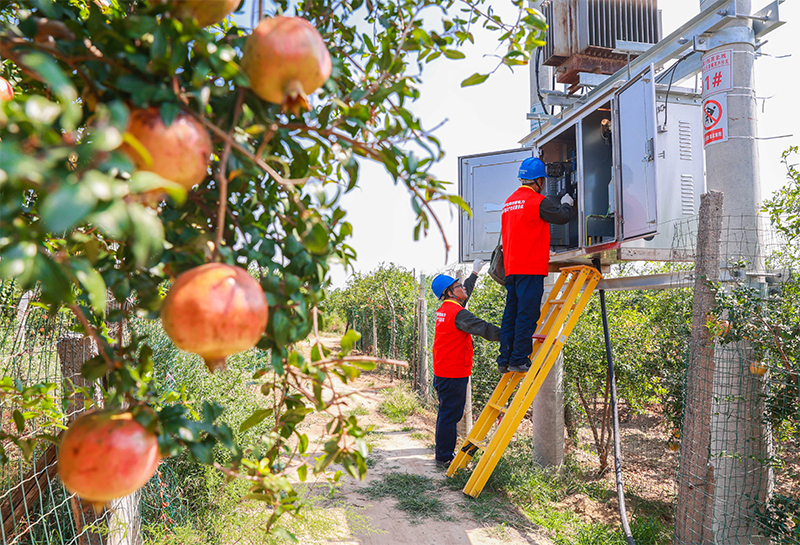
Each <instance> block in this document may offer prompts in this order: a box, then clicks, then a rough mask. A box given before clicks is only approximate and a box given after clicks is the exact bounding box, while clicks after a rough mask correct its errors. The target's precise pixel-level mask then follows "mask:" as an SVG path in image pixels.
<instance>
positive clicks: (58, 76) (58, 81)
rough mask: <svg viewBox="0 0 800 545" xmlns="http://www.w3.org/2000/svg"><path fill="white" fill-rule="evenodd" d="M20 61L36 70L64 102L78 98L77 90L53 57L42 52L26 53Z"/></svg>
mask: <svg viewBox="0 0 800 545" xmlns="http://www.w3.org/2000/svg"><path fill="white" fill-rule="evenodd" d="M22 63H23V64H24V65H25V66H26V67H28V68H30V69H31V70H33V71H34V72H36V73H37V74H38V75H39V76H41V78H42V79H43V80H44V81H45V83H47V85H48V86H49V87H50V89H51V90H52V91H53V93H55V94H56V95H57V96H58V97H59V98H60V99H61V100H62V101H63V102H64V103H69V102H74V101H75V100H77V99H78V91H77V90H75V87H73V86H72V83H70V81H69V78H67V76H66V75H65V74H64V72H63V71H62V70H61V68H60V67H59V66H58V63H57V62H56V61H55V59H54V58H53V57H50V56H48V55H45V54H43V53H38V52H34V53H26V54H25V55H23V57H22Z"/></svg>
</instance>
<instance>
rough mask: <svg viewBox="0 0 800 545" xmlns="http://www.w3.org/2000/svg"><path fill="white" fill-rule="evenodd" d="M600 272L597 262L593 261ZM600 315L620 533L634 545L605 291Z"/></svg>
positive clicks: (629, 543) (601, 297)
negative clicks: (627, 502) (623, 474)
mask: <svg viewBox="0 0 800 545" xmlns="http://www.w3.org/2000/svg"><path fill="white" fill-rule="evenodd" d="M594 265H595V267H596V268H597V270H600V262H599V260H594ZM600 314H601V316H602V318H603V335H604V336H605V341H606V360H607V361H608V382H609V385H610V386H611V387H610V388H609V389H610V390H611V415H612V422H613V426H614V473H615V474H616V478H617V499H618V500H619V516H620V519H622V532H623V533H624V534H625V540H626V541H627V542H628V545H636V542H635V541H634V540H633V535H632V534H631V529H630V526H628V514H627V512H626V509H625V488H624V487H623V485H622V453H621V450H622V449H621V447H620V443H619V410H618V407H617V381H616V379H615V378H614V356H613V354H612V353H611V335H610V334H609V331H608V313H607V312H606V290H600Z"/></svg>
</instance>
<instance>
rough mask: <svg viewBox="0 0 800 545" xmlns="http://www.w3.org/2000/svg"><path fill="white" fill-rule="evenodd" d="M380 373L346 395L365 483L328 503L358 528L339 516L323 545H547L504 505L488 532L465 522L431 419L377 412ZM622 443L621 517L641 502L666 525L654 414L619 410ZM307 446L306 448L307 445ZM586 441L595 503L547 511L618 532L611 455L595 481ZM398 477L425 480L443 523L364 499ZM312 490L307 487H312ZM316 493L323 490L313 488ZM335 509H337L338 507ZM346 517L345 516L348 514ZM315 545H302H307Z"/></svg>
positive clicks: (580, 452) (671, 470) (659, 428)
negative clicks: (335, 531) (334, 535)
mask: <svg viewBox="0 0 800 545" xmlns="http://www.w3.org/2000/svg"><path fill="white" fill-rule="evenodd" d="M322 340H323V343H324V344H326V346H328V347H329V348H331V349H333V350H336V349H338V345H337V342H338V339H336V338H333V337H325V338H323V339H322ZM397 384H398V383H397V382H396V381H395V382H391V381H390V380H389V377H388V376H387V375H386V374H377V373H365V374H364V375H362V377H361V378H359V379H358V380H357V381H356V382H355V383H353V384H351V385H348V388H349V389H350V390H351V391H358V392H357V393H355V394H354V395H353V396H352V397H351V402H350V403H351V409H356V407H360V408H359V409H356V410H358V412H359V413H360V414H359V416H358V419H359V422H360V423H362V425H363V426H372V427H373V428H372V429H373V432H372V433H371V434H370V437H369V442H370V444H371V445H372V447H373V452H372V454H371V456H370V458H371V463H372V464H373V465H372V466H371V467H370V469H369V472H368V475H367V478H366V479H365V480H364V481H357V480H355V479H351V478H345V479H344V480H343V484H342V485H341V486H340V487H339V488H338V490H337V492H336V493H335V495H334V496H333V499H332V500H331V502H330V505H331V509H332V510H334V511H335V510H336V509H341V506H342V505H346V506H348V508H350V509H354V510H355V512H356V514H357V517H356V518H357V519H358V520H359V521H360V522H359V523H358V524H356V525H353V524H351V522H352V520H353V518H352V516H351V517H349V518H348V516H346V514H342V513H339V514H338V515H337V516H338V517H339V520H340V525H341V528H340V531H339V535H340V536H347V537H346V538H344V539H340V540H339V541H322V543H337V544H340V545H354V544H361V545H389V544H391V545H405V544H408V545H437V544H442V545H445V544H447V545H449V544H461V543H463V544H472V545H494V544H501V543H506V544H512V545H516V544H519V545H522V544H529V545H537V544H540V545H550V544H551V543H552V542H551V541H550V540H549V539H548V538H547V536H546V535H545V533H544V531H541V530H540V529H537V527H535V525H532V524H531V523H530V522H529V521H528V520H527V519H526V518H525V517H524V515H523V514H521V513H520V512H519V511H517V510H516V509H515V508H514V506H513V505H511V504H510V503H508V504H506V505H503V506H501V507H500V508H501V509H502V510H504V511H505V512H507V523H506V524H502V525H487V524H486V523H482V522H480V521H478V520H475V519H474V518H471V516H470V513H469V511H468V509H467V508H466V506H467V504H468V502H469V501H472V499H471V498H469V497H468V496H466V495H464V494H463V493H462V492H461V491H460V490H452V489H451V488H449V487H447V486H446V484H445V479H446V478H447V477H446V476H445V471H444V470H443V469H440V468H437V467H436V466H435V464H434V461H433V441H434V439H433V430H434V424H435V413H432V412H428V413H425V414H421V415H414V416H412V417H410V418H409V419H408V420H407V421H406V422H404V423H402V424H394V423H392V422H390V421H389V420H387V419H386V418H385V417H383V416H382V415H381V414H380V413H379V412H378V405H379V404H380V402H381V400H382V396H381V391H382V390H383V389H385V388H389V387H393V386H396V385H397ZM322 425H323V420H322V419H320V420H318V421H316V422H314V421H313V420H312V421H310V422H308V424H307V426H308V427H307V428H306V429H305V431H306V433H308V434H309V437H310V438H311V437H314V436H315V435H317V436H319V435H320V434H321V431H322ZM518 433H519V434H525V433H530V429H529V424H528V423H527V421H526V422H524V423H523V425H522V426H520V429H519V431H518ZM621 433H622V436H623V477H624V482H625V489H626V500H627V508H628V514H629V516H630V514H631V513H633V512H635V511H636V509H637V506H638V505H639V504H642V503H645V502H646V503H647V504H648V506H649V510H650V511H652V510H653V507H654V506H655V508H656V511H657V514H658V515H660V516H661V518H662V519H664V520H665V521H669V519H670V517H671V513H672V508H673V503H674V496H675V493H676V492H675V486H674V479H673V477H674V475H675V471H676V467H677V455H676V453H674V452H671V451H670V450H668V449H667V448H666V442H667V439H668V436H669V434H668V432H667V430H666V427H665V425H664V423H663V419H662V418H661V416H660V415H659V414H658V412H657V411H656V410H653V411H647V412H645V413H644V414H639V415H635V414H632V413H630V412H626V411H623V415H622V422H621ZM313 444H314V443H313V440H312V445H313ZM592 444H593V443H592V436H591V432H590V430H589V428H588V427H583V428H581V429H580V430H579V441H578V446H577V447H574V448H573V455H574V457H575V459H576V460H577V461H578V463H579V464H580V466H581V467H582V468H583V470H584V472H585V475H586V479H587V481H588V480H592V481H595V480H596V482H597V483H598V484H599V485H600V486H601V488H603V490H604V492H603V493H602V494H600V496H601V497H600V498H598V497H597V495H596V494H595V495H594V496H595V497H594V498H590V497H589V496H587V495H586V494H583V493H575V494H572V495H569V496H567V497H566V498H565V499H564V500H563V501H562V502H560V503H557V504H554V505H553V508H554V509H564V510H572V511H574V512H575V513H577V514H578V515H579V516H580V517H581V519H582V520H584V521H585V522H587V523H589V522H599V523H605V524H609V525H611V526H619V524H620V519H619V513H618V502H617V495H616V484H615V481H614V472H613V456H612V457H610V459H609V462H610V466H611V471H609V472H608V473H606V475H605V476H603V477H602V478H600V479H597V478H596V477H595V475H596V474H597V472H598V470H599V463H598V460H597V456H596V454H595V453H594V451H593V449H592V446H591V445H592ZM397 472H405V473H409V474H412V475H421V476H424V477H426V478H427V479H429V480H430V482H431V483H432V484H433V486H434V489H433V490H432V491H431V493H432V494H433V496H435V497H437V498H439V499H440V500H441V501H442V502H443V503H444V504H445V505H446V514H447V516H446V517H444V518H445V519H446V520H442V519H441V518H437V517H430V518H423V517H415V518H414V519H413V520H412V519H410V518H409V515H407V514H406V513H405V512H403V511H401V510H399V509H398V508H397V502H396V501H395V500H394V499H390V498H389V499H373V498H370V497H369V496H368V495H366V494H365V492H364V491H365V489H366V488H367V487H369V486H370V485H371V484H372V483H375V482H380V481H381V480H382V479H383V478H384V476H386V475H388V474H391V473H397ZM313 486H315V485H312V487H313ZM316 486H317V487H319V488H317V490H318V491H319V490H322V488H323V487H324V486H326V485H323V484H318V485H316ZM337 506H338V507H337ZM351 514H352V511H351ZM312 542H313V543H320V542H319V541H308V543H312Z"/></svg>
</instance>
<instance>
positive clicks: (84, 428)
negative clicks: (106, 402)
mask: <svg viewBox="0 0 800 545" xmlns="http://www.w3.org/2000/svg"><path fill="white" fill-rule="evenodd" d="M159 459H160V457H159V454H158V436H157V435H156V434H155V433H154V432H152V431H149V430H147V429H145V427H144V426H142V425H141V424H139V423H138V422H137V421H136V420H134V419H133V415H132V414H131V413H130V412H128V411H122V410H107V411H95V412H91V413H86V414H83V415H81V416H79V417H78V418H77V419H75V421H74V422H73V423H72V424H70V425H69V428H68V429H67V431H66V433H65V434H64V437H63V438H62V439H61V446H60V448H59V450H58V475H59V476H60V477H61V481H62V482H63V483H64V486H66V487H67V490H69V491H70V492H73V493H75V494H77V495H78V496H80V497H81V498H82V499H84V500H86V501H88V502H91V503H93V504H95V505H96V506H98V507H99V506H100V505H104V504H106V503H108V502H109V501H111V500H113V499H115V498H121V497H123V496H127V495H128V494H130V493H132V492H135V491H136V490H139V489H140V488H141V487H142V486H144V484H145V483H146V482H147V481H148V480H150V477H152V476H153V473H155V471H156V467H157V466H158V461H159Z"/></svg>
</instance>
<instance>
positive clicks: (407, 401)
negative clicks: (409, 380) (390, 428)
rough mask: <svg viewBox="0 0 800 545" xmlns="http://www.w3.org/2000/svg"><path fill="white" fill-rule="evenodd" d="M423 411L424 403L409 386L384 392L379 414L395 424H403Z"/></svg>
mask: <svg viewBox="0 0 800 545" xmlns="http://www.w3.org/2000/svg"><path fill="white" fill-rule="evenodd" d="M421 409H422V401H421V400H420V399H419V397H418V396H417V394H416V393H414V392H413V391H411V389H410V388H409V387H408V386H407V385H402V386H397V387H395V388H389V389H387V390H384V392H383V401H381V403H380V405H378V412H380V413H381V414H382V415H383V416H385V417H386V418H388V419H389V420H390V421H392V422H394V423H395V424H402V423H403V422H405V421H406V419H407V418H408V417H409V416H411V415H412V414H416V413H418V412H420V410H421Z"/></svg>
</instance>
